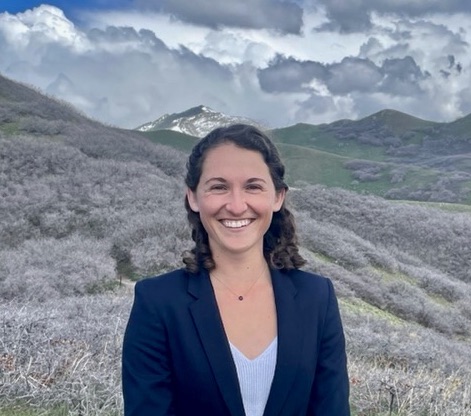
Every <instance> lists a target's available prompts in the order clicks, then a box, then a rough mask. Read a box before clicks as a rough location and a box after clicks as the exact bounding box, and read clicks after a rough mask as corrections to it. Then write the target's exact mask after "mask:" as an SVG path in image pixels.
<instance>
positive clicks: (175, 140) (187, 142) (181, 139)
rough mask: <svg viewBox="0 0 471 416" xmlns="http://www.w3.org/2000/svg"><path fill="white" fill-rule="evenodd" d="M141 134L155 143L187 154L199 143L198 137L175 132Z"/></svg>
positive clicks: (157, 131)
mask: <svg viewBox="0 0 471 416" xmlns="http://www.w3.org/2000/svg"><path fill="white" fill-rule="evenodd" d="M139 133H141V134H142V135H143V136H145V137H147V138H148V139H149V140H150V141H152V142H154V143H159V144H163V145H165V146H171V147H174V148H175V149H178V150H181V151H182V152H185V153H190V151H191V149H192V148H193V146H194V145H195V143H196V142H197V141H198V138H197V137H194V136H190V135H188V134H183V133H179V132H177V131H173V130H156V131H146V132H139Z"/></svg>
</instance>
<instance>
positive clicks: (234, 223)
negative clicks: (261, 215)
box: [221, 219, 252, 228]
mask: <svg viewBox="0 0 471 416" xmlns="http://www.w3.org/2000/svg"><path fill="white" fill-rule="evenodd" d="M251 222H252V220H250V219H245V220H221V223H222V225H224V227H227V228H242V227H246V226H247V225H249V224H250V223H251Z"/></svg>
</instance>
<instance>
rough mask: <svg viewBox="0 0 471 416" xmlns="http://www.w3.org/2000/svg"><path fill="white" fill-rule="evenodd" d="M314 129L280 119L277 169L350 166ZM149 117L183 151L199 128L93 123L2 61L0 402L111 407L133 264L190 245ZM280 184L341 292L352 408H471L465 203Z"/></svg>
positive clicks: (49, 409)
mask: <svg viewBox="0 0 471 416" xmlns="http://www.w3.org/2000/svg"><path fill="white" fill-rule="evenodd" d="M463 123H464V124H463ZM465 125H466V120H464V121H462V122H461V123H459V124H457V125H456V126H457V127H456V128H457V129H458V130H459V129H460V128H463V129H464V126H465ZM443 127H446V128H448V127H447V126H443ZM322 129H323V126H314V127H312V126H311V127H310V126H308V125H299V126H297V127H296V128H295V129H294V130H292V132H291V134H289V135H287V136H283V137H282V136H281V135H279V136H277V137H278V139H277V140H279V141H278V145H279V146H280V148H281V150H282V152H283V156H284V157H286V158H287V161H288V163H289V164H290V167H289V169H288V172H289V174H290V175H292V173H291V168H297V169H298V171H296V170H295V171H294V173H295V174H296V175H297V177H298V178H299V177H302V176H301V175H305V177H306V178H311V180H313V181H314V180H318V179H319V178H320V179H322V180H323V181H324V180H325V181H330V182H329V183H331V184H332V183H334V182H333V179H332V178H335V180H336V181H338V183H343V182H345V181H346V183H348V181H351V180H352V179H351V177H350V176H349V175H350V173H351V171H349V170H348V169H345V167H344V165H345V163H347V162H348V163H349V164H352V163H353V161H355V159H351V158H349V157H347V156H340V155H339V154H335V153H333V152H328V151H321V150H318V149H315V148H314V147H312V144H313V143H314V144H315V143H316V140H318V141H319V142H321V143H324V144H325V145H327V144H328V143H329V142H327V141H325V142H324V141H323V140H324V138H325V137H327V136H323V135H322V134H323V130H322ZM288 131H289V130H288ZM312 132H315V135H314V139H315V140H314V141H312V140H311V139H313V137H311V133H312ZM274 133H276V132H272V134H274ZM294 133H298V135H297V136H294ZM148 134H153V135H155V136H154V138H155V140H157V138H158V137H164V138H165V140H166V141H167V142H168V143H171V142H172V141H177V142H178V145H179V146H181V147H182V148H184V149H185V152H186V151H187V150H186V149H187V147H186V146H188V145H190V144H191V142H194V141H196V140H197V138H196V137H193V136H187V135H184V134H182V133H178V132H175V131H166V130H160V131H154V132H150V133H144V132H138V131H130V130H123V129H116V128H112V127H109V126H104V125H102V124H100V123H98V122H96V121H93V120H90V119H88V118H86V117H84V116H83V115H81V114H80V113H79V112H77V111H76V110H74V109H73V108H72V107H71V106H70V105H68V104H66V103H64V102H61V101H57V100H52V99H51V98H50V97H46V96H44V95H42V94H40V93H38V92H37V91H35V90H33V89H31V88H28V87H26V86H24V85H21V84H18V83H15V82H13V81H11V80H8V79H6V78H3V77H1V76H0V242H1V244H0V305H2V306H3V307H2V308H1V307H0V327H1V328H2V338H1V351H0V415H1V416H7V415H31V416H32V415H40V414H41V415H44V414H48V415H51V416H56V415H57V416H58V415H64V414H81V415H83V416H114V415H119V414H121V413H122V412H121V406H122V397H121V393H120V390H119V389H117V388H116V386H119V383H120V360H121V342H122V334H123V332H124V327H125V324H126V321H127V319H128V316H129V310H130V307H131V303H132V296H133V295H132V290H131V289H132V282H131V279H134V280H136V279H139V278H141V277H142V276H148V275H155V274H160V273H163V272H165V271H167V270H169V269H174V268H176V267H182V261H181V257H180V254H181V253H182V251H184V250H186V249H188V248H191V246H192V243H191V233H190V231H189V229H188V225H187V219H186V213H185V210H184V208H183V195H184V193H185V189H184V185H183V173H184V170H185V168H184V162H185V159H186V156H185V154H184V153H183V152H179V151H176V150H174V149H172V148H170V147H168V146H162V145H158V144H156V143H153V142H152V141H151V140H148V139H147V137H149V136H148ZM329 137H332V136H329ZM338 143H339V142H336V141H335V140H333V141H331V146H332V149H333V150H335V149H337V147H336V146H337V145H338ZM350 144H351V148H350V150H351V151H352V153H355V152H358V151H359V149H373V147H371V145H368V144H358V143H357V142H356V141H355V140H352V141H351V143H350ZM372 155H373V156H375V157H377V158H379V156H380V152H377V153H376V154H372ZM368 162H369V163H373V161H372V160H369V161H368ZM355 163H357V164H358V163H359V162H358V160H356V162H355ZM362 163H366V162H365V160H363V161H362ZM374 163H377V164H379V165H380V166H383V165H387V166H389V165H388V164H387V163H386V162H379V161H376V162H374ZM375 166H376V165H370V166H369V168H368V169H369V171H368V172H369V174H370V175H372V176H374V175H376V174H377V173H374V171H375V169H376V167H375ZM357 167H358V166H357ZM364 169H366V168H365V167H364ZM388 169H389V167H388ZM364 173H365V172H364ZM380 174H381V172H380ZM292 181H294V179H293V178H290V184H291V183H292ZM381 181H383V179H381V180H380V181H379V182H378V181H376V182H371V183H372V184H376V186H378V183H383V182H381ZM366 183H370V182H360V183H359V185H358V186H360V185H361V186H363V185H364V184H366ZM383 185H384V186H386V185H385V184H383ZM363 189H366V188H363ZM372 189H373V188H372ZM289 198H290V200H289V203H290V206H291V207H292V212H293V213H294V215H295V219H296V226H297V229H298V234H299V241H300V246H301V253H302V255H303V256H304V257H305V258H306V260H307V265H306V266H305V269H306V270H308V271H311V272H315V273H318V274H322V275H324V276H328V277H329V278H330V279H331V280H332V282H333V284H334V285H335V290H336V293H337V294H338V297H339V303H340V307H341V312H342V319H343V323H344V328H345V334H346V339H347V345H348V354H349V373H350V378H351V381H352V383H351V392H352V395H351V398H352V400H351V403H352V410H353V412H352V415H356V416H359V415H363V416H377V415H386V414H393V413H394V414H399V412H401V414H402V413H403V412H402V410H399V409H398V407H399V406H401V409H413V413H414V414H423V415H425V414H430V412H431V411H433V414H437V415H465V414H468V413H469V412H468V411H469V386H470V385H471V344H470V341H471V291H470V285H471V275H470V273H469V259H470V258H471V245H470V244H469V241H471V217H470V213H471V207H470V206H462V205H458V204H454V205H450V204H442V203H441V204H429V203H427V204H423V203H411V202H410V201H409V202H405V201H389V200H386V199H383V198H378V197H375V196H372V195H361V194H360V193H356V192H350V191H347V190H344V189H339V188H337V189H332V188H330V187H328V186H325V184H319V185H306V184H302V183H299V184H298V185H297V186H296V187H292V189H291V190H290V191H289ZM25 380H26V381H27V382H25ZM64 386H68V387H67V388H64ZM392 399H394V402H393V400H392ZM391 403H392V404H391ZM432 406H433V408H432ZM396 410H397V412H395V411H396ZM406 412H408V410H406ZM405 414H412V413H404V415H405Z"/></svg>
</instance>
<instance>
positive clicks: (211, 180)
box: [204, 177, 227, 185]
mask: <svg viewBox="0 0 471 416" xmlns="http://www.w3.org/2000/svg"><path fill="white" fill-rule="evenodd" d="M210 182H227V181H226V180H225V179H224V178H221V177H214V178H209V179H208V180H207V181H205V182H204V184H205V185H206V184H208V183H210Z"/></svg>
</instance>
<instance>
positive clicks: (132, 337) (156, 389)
mask: <svg viewBox="0 0 471 416" xmlns="http://www.w3.org/2000/svg"><path fill="white" fill-rule="evenodd" d="M142 283H143V282H138V283H137V284H136V286H135V295H134V303H133V306H132V309H131V314H130V317H129V321H128V324H127V327H126V331H125V334H124V340H123V354H122V386H123V397H124V415H125V416H151V415H152V416H171V415H174V414H175V412H174V405H173V402H174V392H173V389H172V373H171V365H170V355H169V348H168V342H167V331H166V328H165V325H164V322H163V319H162V316H161V315H162V311H159V308H158V306H157V305H155V300H154V301H153V300H152V299H154V298H153V297H152V296H150V294H149V293H148V292H147V291H146V285H144V284H142ZM146 292H147V293H146Z"/></svg>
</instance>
